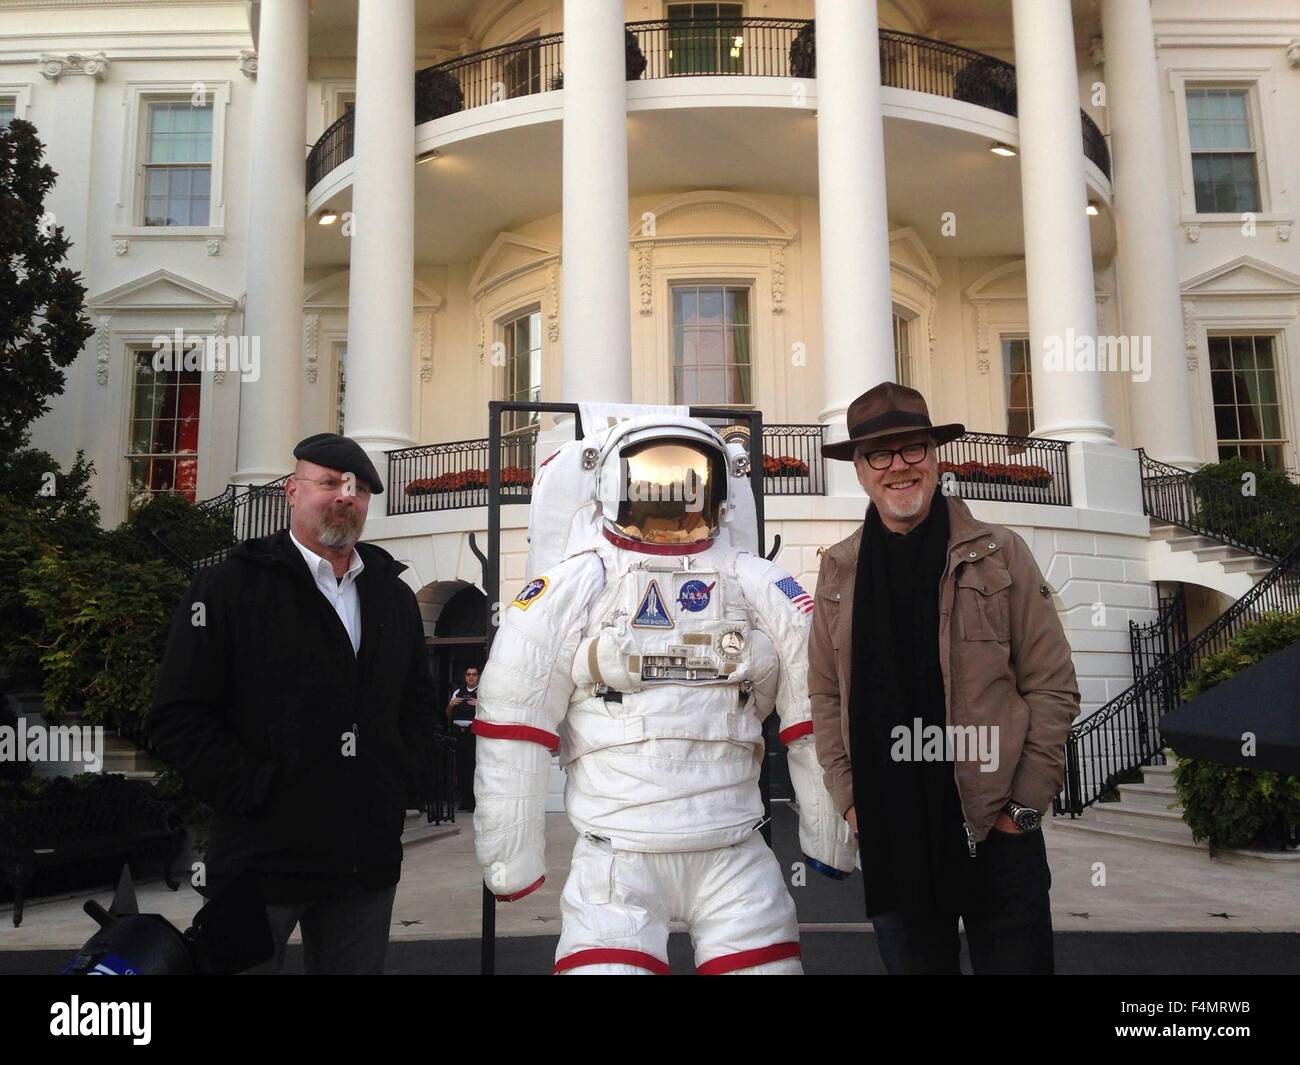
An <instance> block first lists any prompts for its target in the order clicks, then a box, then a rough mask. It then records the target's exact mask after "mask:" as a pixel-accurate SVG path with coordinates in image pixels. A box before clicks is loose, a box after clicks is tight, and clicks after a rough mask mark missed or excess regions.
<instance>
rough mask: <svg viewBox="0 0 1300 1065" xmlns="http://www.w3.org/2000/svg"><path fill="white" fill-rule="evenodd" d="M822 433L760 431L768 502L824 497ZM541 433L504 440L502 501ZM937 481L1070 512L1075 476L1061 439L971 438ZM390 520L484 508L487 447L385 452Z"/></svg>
mask: <svg viewBox="0 0 1300 1065" xmlns="http://www.w3.org/2000/svg"><path fill="white" fill-rule="evenodd" d="M824 430H825V426H823V425H819V424H814V425H797V424H771V425H764V426H763V492H764V494H765V495H767V496H820V495H825V494H826V461H825V459H823V458H822V450H821V445H822V439H823V433H824ZM536 434H537V430H536V429H535V428H534V429H529V430H525V431H523V432H521V433H519V434H517V435H515V436H507V437H506V438H505V439H504V440H503V441H502V453H501V470H502V488H501V491H502V495H503V496H505V497H506V499H507V501H508V502H511V503H528V502H530V501H531V489H532V483H533V469H534V465H535V462H536V459H537V457H538V456H537V454H536V441H537V435H536ZM938 457H939V475H940V479H941V482H944V483H946V485H947V487H946V489H945V490H946V491H947V492H948V494H949V495H955V496H958V497H960V498H962V499H983V500H996V501H1000V502H1004V503H1039V504H1043V505H1046V506H1060V507H1068V506H1069V505H1070V471H1069V467H1068V465H1067V463H1066V444H1065V442H1064V441H1062V440H1039V439H1037V438H1034V437H1021V436H1002V435H999V434H996V433H966V434H965V435H964V436H962V437H959V438H958V439H956V440H954V441H952V442H951V443H948V444H945V445H944V446H943V447H942V448H940V449H939V452H938ZM388 470H389V487H388V513H389V514H418V513H427V512H429V511H438V510H461V509H464V508H466V507H485V506H487V502H488V441H487V438H486V437H484V438H481V439H474V440H453V441H451V442H450V443H445V444H424V445H421V446H419V447H407V448H400V449H398V450H395V451H390V452H388Z"/></svg>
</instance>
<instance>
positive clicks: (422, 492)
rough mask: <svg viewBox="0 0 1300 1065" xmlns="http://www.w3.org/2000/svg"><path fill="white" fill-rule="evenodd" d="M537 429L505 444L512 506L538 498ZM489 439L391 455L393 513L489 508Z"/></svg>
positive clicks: (505, 486)
mask: <svg viewBox="0 0 1300 1065" xmlns="http://www.w3.org/2000/svg"><path fill="white" fill-rule="evenodd" d="M536 447H537V429H536V428H535V427H530V428H528V429H525V430H523V431H521V432H518V433H515V434H513V435H509V436H506V437H505V438H504V439H503V440H502V441H501V495H502V496H503V497H504V498H505V500H506V502H509V503H527V502H529V501H530V500H531V498H532V488H533V467H534V459H535V451H536ZM487 503H488V440H487V437H483V438H481V439H475V440H453V441H451V442H450V443H446V444H425V445H422V446H420V447H404V448H398V449H396V450H394V451H390V452H388V513H389V514H421V513H427V512H429V511H437V510H461V509H464V508H465V507H485V506H487Z"/></svg>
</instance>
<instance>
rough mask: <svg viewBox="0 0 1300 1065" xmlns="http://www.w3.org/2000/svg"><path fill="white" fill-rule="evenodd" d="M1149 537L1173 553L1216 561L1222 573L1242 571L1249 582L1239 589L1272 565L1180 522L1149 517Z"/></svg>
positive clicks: (1248, 585) (1266, 560)
mask: <svg viewBox="0 0 1300 1065" xmlns="http://www.w3.org/2000/svg"><path fill="white" fill-rule="evenodd" d="M1151 540H1152V543H1153V546H1157V547H1164V548H1166V549H1168V550H1169V551H1170V552H1173V553H1174V554H1178V553H1181V552H1191V554H1192V555H1193V556H1194V557H1195V559H1196V561H1197V562H1206V563H1216V564H1218V565H1219V566H1220V567H1222V570H1223V572H1224V573H1225V574H1237V573H1240V574H1245V577H1246V581H1248V582H1249V583H1246V584H1245V586H1244V588H1243V591H1245V590H1248V589H1249V588H1250V586H1251V585H1253V584H1254V583H1255V582H1256V581H1258V580H1259V579H1260V578H1261V577H1263V576H1264V574H1266V573H1268V571H1269V570H1271V569H1272V568H1273V566H1274V565H1275V563H1273V562H1270V561H1269V560H1268V559H1266V558H1260V557H1259V556H1258V555H1253V554H1251V553H1250V552H1249V551H1245V550H1242V549H1241V548H1240V547H1231V546H1229V545H1228V544H1223V543H1220V542H1219V541H1218V540H1215V539H1212V538H1211V537H1208V536H1201V535H1200V534H1199V533H1194V532H1190V531H1188V530H1187V529H1184V528H1183V527H1182V526H1181V525H1171V524H1169V523H1168V522H1161V521H1157V520H1156V519H1154V518H1153V519H1152V520H1151ZM1240 580H1241V579H1240V578H1238V581H1240Z"/></svg>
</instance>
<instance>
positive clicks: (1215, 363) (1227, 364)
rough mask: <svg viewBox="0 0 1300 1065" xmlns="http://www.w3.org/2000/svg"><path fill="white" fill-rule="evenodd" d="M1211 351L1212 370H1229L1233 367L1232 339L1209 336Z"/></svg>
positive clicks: (1208, 342)
mask: <svg viewBox="0 0 1300 1065" xmlns="http://www.w3.org/2000/svg"><path fill="white" fill-rule="evenodd" d="M1206 343H1207V345H1208V346H1209V351H1210V369H1211V370H1229V369H1231V368H1232V341H1231V339H1230V338H1229V337H1209V338H1207V340H1206Z"/></svg>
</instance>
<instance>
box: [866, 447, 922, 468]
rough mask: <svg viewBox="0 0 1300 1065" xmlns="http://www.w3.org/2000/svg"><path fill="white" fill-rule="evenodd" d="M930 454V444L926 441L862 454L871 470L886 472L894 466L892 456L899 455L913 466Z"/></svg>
mask: <svg viewBox="0 0 1300 1065" xmlns="http://www.w3.org/2000/svg"><path fill="white" fill-rule="evenodd" d="M929 452H930V442H929V441H928V440H918V441H917V442H916V443H914V444H904V445H903V446H902V447H896V448H887V447H882V448H877V449H876V450H874V451H867V452H863V455H864V456H865V457H866V460H867V465H868V466H870V467H871V468H872V469H873V470H887V469H889V467H890V466H892V465H893V464H894V456H895V455H901V456H902V457H903V461H904V462H906V463H907V464H908V465H909V466H915V465H916V464H917V463H918V462H920V461H921V460H922V459H924V458H925V456H926V455H927V454H929Z"/></svg>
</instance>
